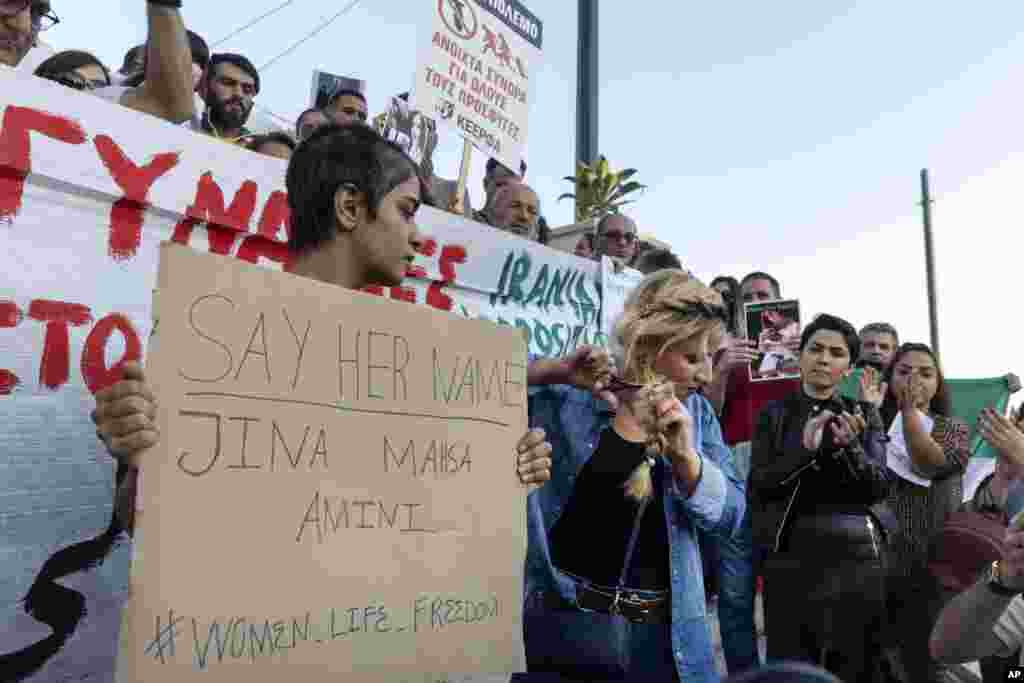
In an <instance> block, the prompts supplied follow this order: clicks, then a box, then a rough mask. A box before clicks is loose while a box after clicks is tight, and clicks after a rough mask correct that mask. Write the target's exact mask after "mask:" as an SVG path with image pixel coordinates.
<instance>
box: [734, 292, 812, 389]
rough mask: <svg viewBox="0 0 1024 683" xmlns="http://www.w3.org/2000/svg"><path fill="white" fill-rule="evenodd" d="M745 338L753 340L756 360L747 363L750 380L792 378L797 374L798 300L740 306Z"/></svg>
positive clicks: (798, 372) (798, 374) (798, 373)
mask: <svg viewBox="0 0 1024 683" xmlns="http://www.w3.org/2000/svg"><path fill="white" fill-rule="evenodd" d="M744 315H745V316H746V322H747V337H748V338H749V339H753V340H756V341H757V347H756V349H755V350H756V351H757V352H758V357H757V360H755V361H753V362H752V363H751V364H750V366H749V367H750V380H751V381H752V382H760V381H765V380H778V379H792V378H794V377H799V376H800V357H799V353H797V351H796V350H795V349H793V348H792V344H793V343H794V342H799V340H800V302H799V301H797V300H796V299H787V300H779V301H766V302H764V303H754V304H751V303H748V304H745V305H744Z"/></svg>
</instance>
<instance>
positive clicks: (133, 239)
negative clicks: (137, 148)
mask: <svg viewBox="0 0 1024 683" xmlns="http://www.w3.org/2000/svg"><path fill="white" fill-rule="evenodd" d="M93 144H94V145H95V146H96V151H97V152H99V155H100V159H101V160H102V161H103V165H104V166H106V167H107V171H109V172H110V177H112V178H113V179H114V182H115V183H117V186H118V187H120V188H121V191H122V192H124V196H123V197H122V198H121V199H119V200H118V201H117V202H115V203H114V206H113V207H112V208H111V210H110V244H109V253H110V256H111V257H112V258H113V259H114V260H115V261H123V260H126V259H130V258H132V257H133V256H135V254H136V252H138V249H139V245H140V244H141V242H142V220H143V218H142V214H143V211H144V210H145V208H146V206H147V205H148V202H147V197H148V196H149V190H150V188H151V187H153V183H155V182H156V180H157V179H158V178H160V177H161V176H163V175H164V174H166V173H167V172H168V171H170V170H171V169H172V168H174V167H175V166H176V165H177V164H178V154H177V153H173V152H171V153H166V154H157V155H156V156H155V157H153V158H152V159H151V160H150V162H149V163H147V164H146V165H144V166H136V165H135V163H134V162H133V161H132V160H131V159H129V158H128V157H127V156H126V155H125V153H124V152H123V151H122V150H121V148H120V146H118V144H117V143H116V142H114V140H113V139H112V138H110V136H107V135H97V136H96V139H95V140H94V141H93Z"/></svg>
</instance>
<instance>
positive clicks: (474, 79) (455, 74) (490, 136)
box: [413, 0, 544, 170]
mask: <svg viewBox="0 0 1024 683" xmlns="http://www.w3.org/2000/svg"><path fill="white" fill-rule="evenodd" d="M429 4H430V7H431V21H430V24H429V26H425V27H424V29H423V38H422V45H421V48H420V50H419V59H418V60H417V64H418V66H417V70H416V78H415V85H414V87H413V106H414V107H415V108H416V109H418V110H419V111H422V112H427V113H432V115H433V116H434V118H436V119H437V120H439V121H441V122H445V123H448V124H450V125H452V126H454V127H455V129H456V130H457V131H458V132H459V134H460V135H462V136H463V137H464V138H465V139H466V140H468V141H469V142H471V143H472V144H473V145H474V146H475V147H476V148H477V149H479V150H481V151H482V152H483V153H484V154H486V155H487V156H489V157H493V158H495V159H497V160H498V161H500V162H501V163H503V164H504V165H505V166H507V167H508V168H511V169H516V170H518V168H519V162H520V161H521V160H522V158H523V149H524V147H525V146H526V139H527V130H528V126H527V123H528V118H529V109H530V103H531V96H530V93H531V91H532V81H533V79H534V78H535V74H536V73H537V71H538V70H539V68H540V60H541V46H542V43H543V38H544V32H543V24H542V23H541V21H540V19H538V18H537V17H536V16H535V15H534V14H533V13H531V12H530V11H529V10H528V9H526V7H525V6H523V5H522V4H521V3H519V2H517V1H516V0H454V1H452V0H449V1H447V2H446V1H445V0H429Z"/></svg>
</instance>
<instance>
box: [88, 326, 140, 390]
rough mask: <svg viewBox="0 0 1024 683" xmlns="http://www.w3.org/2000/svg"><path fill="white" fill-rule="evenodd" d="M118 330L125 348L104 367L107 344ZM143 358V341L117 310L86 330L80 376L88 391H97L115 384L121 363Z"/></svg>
mask: <svg viewBox="0 0 1024 683" xmlns="http://www.w3.org/2000/svg"><path fill="white" fill-rule="evenodd" d="M114 330H117V331H119V332H120V333H121V335H122V336H124V345H125V351H124V355H122V356H121V360H119V361H117V362H116V363H114V365H113V366H111V367H110V368H108V367H107V362H106V355H107V343H108V342H109V341H110V337H111V335H112V334H113V333H114ZM141 358H142V342H141V341H140V340H139V334H138V332H136V331H135V328H134V327H132V323H131V321H130V320H128V318H126V317H125V316H123V315H122V314H120V313H111V314H110V315H108V316H106V317H104V318H103V319H102V320H100V321H99V322H98V323H96V326H95V327H93V328H92V331H91V332H89V336H88V337H86V339H85V348H84V349H83V351H82V379H84V380H85V385H86V386H87V387H89V391H91V392H92V393H94V394H95V393H96V392H97V391H99V390H100V389H105V388H106V387H109V386H110V385H112V384H116V383H117V382H118V381H120V380H121V378H122V377H123V376H124V364H125V363H128V362H130V361H138V360H140V359H141Z"/></svg>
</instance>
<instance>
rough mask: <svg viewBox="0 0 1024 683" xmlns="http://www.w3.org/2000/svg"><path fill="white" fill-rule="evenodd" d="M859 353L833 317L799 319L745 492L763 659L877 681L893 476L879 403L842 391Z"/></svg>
mask: <svg viewBox="0 0 1024 683" xmlns="http://www.w3.org/2000/svg"><path fill="white" fill-rule="evenodd" d="M859 351H860V340H859V338H858V336H857V331H856V330H855V329H854V328H853V326H852V325H850V323H848V322H846V321H845V320H843V319H841V318H837V317H835V316H831V315H820V316H818V317H817V318H815V319H814V320H813V321H811V323H810V324H809V325H808V326H807V327H806V329H804V331H803V334H802V335H801V338H800V370H801V388H800V390H799V391H798V392H796V393H794V394H792V395H790V396H789V397H787V398H785V399H782V400H781V401H776V402H774V403H771V404H769V405H768V406H767V407H766V408H765V409H764V410H763V411H762V412H761V416H760V418H759V420H758V424H757V429H756V432H755V434H754V447H753V457H752V459H751V470H750V478H749V480H748V489H747V491H748V496H749V500H750V506H751V514H752V515H753V527H754V543H755V544H756V546H757V547H758V550H759V551H761V553H762V554H763V555H764V556H765V557H766V559H765V562H764V572H763V575H764V582H765V587H764V589H765V592H764V598H765V631H766V632H767V633H768V634H769V637H768V658H769V659H770V660H780V659H796V660H803V661H809V662H813V663H815V664H817V665H818V666H822V667H824V668H826V669H828V670H829V671H830V672H832V673H834V674H835V675H837V676H838V677H840V678H841V679H842V680H843V681H845V682H846V683H875V682H876V681H878V680H879V675H880V673H881V672H880V665H881V641H880V632H881V631H882V627H883V625H884V623H885V562H886V559H885V531H884V529H883V528H882V525H881V524H880V519H879V516H877V515H876V513H875V510H874V509H873V508H874V506H875V505H876V504H878V503H879V502H881V501H882V500H884V499H885V497H886V495H887V494H888V491H889V477H890V475H889V472H888V470H887V469H886V466H885V446H884V439H885V430H884V428H883V426H882V420H881V417H880V416H879V414H878V409H877V408H876V407H875V405H873V404H872V403H869V402H866V401H851V400H850V399H847V398H845V397H844V396H842V395H841V394H840V393H839V384H840V382H841V381H842V379H843V378H844V377H845V376H846V375H848V374H849V372H850V367H851V364H852V363H853V360H854V359H855V358H856V357H857V354H858V352H859Z"/></svg>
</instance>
